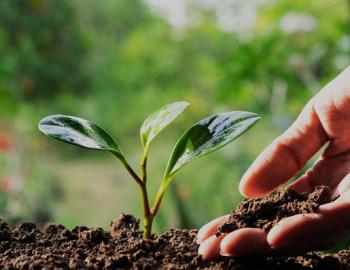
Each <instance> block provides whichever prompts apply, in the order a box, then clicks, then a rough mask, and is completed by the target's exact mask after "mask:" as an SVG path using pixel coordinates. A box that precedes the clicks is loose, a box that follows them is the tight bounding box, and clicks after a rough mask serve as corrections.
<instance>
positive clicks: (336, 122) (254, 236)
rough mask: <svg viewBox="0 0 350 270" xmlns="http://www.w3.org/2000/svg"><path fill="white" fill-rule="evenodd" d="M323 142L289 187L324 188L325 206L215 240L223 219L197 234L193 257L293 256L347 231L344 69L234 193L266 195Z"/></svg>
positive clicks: (348, 86) (348, 129) (348, 140)
mask: <svg viewBox="0 0 350 270" xmlns="http://www.w3.org/2000/svg"><path fill="white" fill-rule="evenodd" d="M326 143H329V144H328V146H327V148H326V150H325V151H324V153H323V154H322V156H321V158H320V159H319V160H318V161H317V162H316V163H315V164H314V166H313V167H312V168H311V169H310V170H309V171H308V172H306V173H305V174H304V175H303V176H302V177H300V178H299V179H298V180H296V181H295V182H293V183H292V184H291V185H290V187H291V188H293V189H295V190H297V191H299V192H310V191H312V190H313V189H314V187H315V186H317V185H328V186H329V187H330V188H331V189H332V192H333V196H332V197H333V199H335V200H334V201H332V202H331V203H328V204H324V205H321V206H320V207H319V209H318V211H317V213H313V214H307V215H295V216H292V217H289V218H286V219H284V220H282V221H280V222H279V223H278V224H277V225H276V226H275V227H273V228H272V229H271V230H270V232H268V233H265V232H264V231H263V230H262V229H259V228H244V229H239V230H236V231H234V232H232V233H230V234H227V235H222V236H219V237H216V236H215V232H216V230H217V228H218V227H219V226H220V225H221V224H223V223H224V222H225V220H226V217H227V216H224V217H220V218H217V219H215V220H213V221H211V222H210V223H208V224H206V225H205V226H203V227H202V228H201V229H200V231H199V232H198V236H197V239H198V242H199V243H200V248H199V254H201V255H203V257H204V258H205V259H208V260H210V259H214V258H216V257H218V256H219V255H220V254H221V255H224V256H246V255H269V254H276V253H294V252H301V251H308V250H314V249H323V248H327V247H330V246H332V245H334V244H336V243H338V242H339V241H341V240H342V239H343V238H345V237H346V236H347V235H348V233H349V231H350V217H349V216H350V174H349V172H350V67H348V68H347V69H346V70H344V71H343V72H342V73H341V74H340V75H339V76H338V77H337V78H336V79H334V80H333V81H331V82H330V83H329V84H328V85H326V86H325V87H324V88H323V89H322V90H321V91H320V92H319V93H318V94H317V95H316V96H314V97H313V98H312V99H311V100H310V101H309V102H308V104H307V105H306V106H305V108H304V109H303V111H302V112H301V113H300V115H299V116H298V118H297V120H296V121H295V122H294V123H293V125H292V126H291V127H290V128H289V129H288V130H287V131H286V132H284V133H283V134H282V135H281V136H279V137H278V138H277V139H276V140H275V141H274V142H273V143H272V144H271V145H269V146H268V147H267V148H266V149H265V150H264V151H263V152H262V153H261V154H260V155H259V157H258V158H257V159H256V160H255V162H254V163H253V164H252V166H251V167H250V168H249V169H248V171H247V172H246V173H245V175H244V176H243V178H242V180H241V183H240V187H239V188H240V192H241V193H242V194H243V195H245V196H246V197H251V198H253V197H258V196H262V195H266V194H268V193H270V192H271V191H273V190H274V189H276V188H277V187H278V186H280V185H281V184H283V183H285V182H287V181H288V180H289V179H290V178H292V177H294V176H295V175H296V174H297V173H298V172H299V171H300V170H301V169H302V168H303V167H304V166H305V164H306V163H307V162H308V161H309V160H310V159H311V158H312V156H314V155H315V154H316V153H317V152H318V151H319V150H320V149H321V148H322V146H324V145H325V144H326Z"/></svg>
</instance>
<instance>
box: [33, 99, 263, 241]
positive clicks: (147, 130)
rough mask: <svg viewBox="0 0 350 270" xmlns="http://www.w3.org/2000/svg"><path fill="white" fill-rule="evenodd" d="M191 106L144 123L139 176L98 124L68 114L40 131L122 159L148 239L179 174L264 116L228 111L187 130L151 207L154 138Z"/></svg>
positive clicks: (177, 106) (169, 108) (170, 108)
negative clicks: (149, 174) (136, 190)
mask: <svg viewBox="0 0 350 270" xmlns="http://www.w3.org/2000/svg"><path fill="white" fill-rule="evenodd" d="M188 106H189V103H187V102H183V101H182V102H175V103H172V104H168V105H166V106H164V107H162V108H161V109H159V110H158V111H155V112H154V113H152V114H151V115H150V116H148V117H147V118H146V120H145V121H144V122H143V124H142V127H141V130H140V136H141V142H142V145H143V154H142V156H141V162H140V167H141V168H140V174H138V173H137V172H136V171H135V170H134V169H133V168H132V167H131V165H130V163H129V162H128V161H127V159H126V157H125V155H124V153H123V152H122V151H121V149H120V147H119V146H118V144H117V143H116V142H115V140H113V138H112V137H111V136H110V135H109V134H108V133H107V132H106V131H105V130H103V129H102V128H100V127H99V126H97V125H96V124H94V123H92V122H90V121H88V120H85V119H82V118H78V117H73V116H68V115H50V116H47V117H45V118H44V119H42V120H41V121H40V123H39V129H40V131H42V132H43V133H44V134H46V135H48V136H51V137H53V138H55V139H58V140H60V141H63V142H66V143H70V144H74V145H78V146H81V147H84V148H89V149H95V150H101V151H107V152H110V153H112V154H113V155H114V156H115V157H116V158H118V159H119V160H120V162H121V163H122V164H123V166H124V167H125V168H126V170H127V171H128V172H129V174H130V175H131V176H132V178H133V179H134V180H135V181H136V183H137V184H138V186H139V188H140V191H141V198H142V205H143V216H144V238H148V237H149V236H150V235H151V233H152V223H153V219H154V217H155V216H156V215H157V213H158V210H159V207H160V204H161V202H162V199H163V196H164V193H165V191H166V189H167V188H168V186H169V184H170V183H171V181H172V180H173V178H174V176H175V174H176V173H177V172H178V171H179V170H180V169H181V168H182V167H184V166H185V165H186V164H188V163H190V162H191V161H193V160H195V159H197V158H200V157H202V156H205V155H207V154H209V153H211V152H214V151H216V150H217V149H219V148H221V147H223V146H225V145H226V144H228V143H230V142H231V141H233V140H234V139H236V138H237V137H238V136H240V135H241V134H243V133H244V132H245V131H246V130H248V129H249V128H250V127H251V126H253V125H254V124H255V123H256V122H257V121H258V120H259V119H260V117H259V116H258V115H257V114H255V113H250V112H238V111H233V112H226V113H221V114H217V115H212V116H209V117H207V118H205V119H203V120H201V121H199V122H198V123H196V124H195V125H193V126H192V127H191V128H189V129H188V130H187V131H185V132H184V133H183V134H182V136H181V137H180V139H179V140H178V142H177V143H176V145H175V147H174V149H173V152H172V154H171V156H170V159H169V161H168V165H167V167H166V169H165V172H164V176H163V179H162V181H161V184H160V187H159V189H158V193H157V195H156V197H155V200H154V203H153V205H152V207H151V205H150V201H149V197H148V191H147V181H148V179H147V159H148V152H149V146H150V144H151V142H152V141H153V140H154V138H155V137H156V136H157V135H158V134H159V133H160V132H161V131H162V130H163V129H164V128H165V127H166V126H168V125H169V124H170V123H171V122H172V121H174V120H175V119H176V118H177V117H179V116H180V114H182V113H183V111H184V110H185V109H186V108H187V107H188Z"/></svg>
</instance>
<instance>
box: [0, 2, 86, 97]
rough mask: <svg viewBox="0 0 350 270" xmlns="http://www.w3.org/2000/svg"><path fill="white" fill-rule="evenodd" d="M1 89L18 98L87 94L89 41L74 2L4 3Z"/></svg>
mask: <svg viewBox="0 0 350 270" xmlns="http://www.w3.org/2000/svg"><path fill="white" fill-rule="evenodd" d="M0 24H1V30H0V40H1V42H0V44H1V50H2V54H1V56H0V57H1V58H0V60H1V61H0V63H1V64H0V65H1V67H0V70H1V73H0V74H1V75H2V76H1V77H0V78H1V79H0V87H1V89H2V92H4V91H5V93H6V92H7V93H9V95H10V96H11V97H12V98H14V99H15V100H21V99H33V98H49V97H52V96H54V95H55V94H57V92H59V91H63V90H66V91H67V90H69V91H71V92H76V93H83V92H84V91H85V90H86V89H85V88H86V87H87V85H88V83H87V79H88V77H87V76H86V74H84V73H85V70H84V65H83V63H84V59H85V57H86V53H87V45H86V41H85V40H84V37H83V35H82V32H81V31H80V28H78V27H77V17H76V11H75V9H74V8H73V7H72V5H71V4H70V1H67V0H63V1H55V0H48V1H46V0H29V1H22V0H14V1H0Z"/></svg>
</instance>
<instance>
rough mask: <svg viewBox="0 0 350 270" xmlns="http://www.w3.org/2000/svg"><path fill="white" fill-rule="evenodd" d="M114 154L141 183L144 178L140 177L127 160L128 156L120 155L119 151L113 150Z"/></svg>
mask: <svg viewBox="0 0 350 270" xmlns="http://www.w3.org/2000/svg"><path fill="white" fill-rule="evenodd" d="M112 154H113V155H114V156H116V157H117V158H118V159H119V160H120V161H121V163H122V164H123V165H124V167H125V168H126V170H127V171H128V172H129V174H130V175H131V177H132V178H133V179H134V180H135V181H136V182H137V183H138V184H139V185H141V184H142V179H141V178H140V176H138V175H137V173H136V172H135V171H134V169H133V168H132V167H131V166H130V165H129V162H128V161H127V160H126V158H125V157H124V156H122V155H120V153H118V152H112Z"/></svg>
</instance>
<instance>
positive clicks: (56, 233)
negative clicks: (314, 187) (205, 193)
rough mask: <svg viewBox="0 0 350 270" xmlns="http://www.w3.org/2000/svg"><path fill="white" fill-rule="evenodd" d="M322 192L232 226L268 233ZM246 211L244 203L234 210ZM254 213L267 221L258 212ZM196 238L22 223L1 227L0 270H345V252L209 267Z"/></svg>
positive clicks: (121, 225)
mask: <svg viewBox="0 0 350 270" xmlns="http://www.w3.org/2000/svg"><path fill="white" fill-rule="evenodd" d="M322 190H326V189H319V191H320V192H319V193H318V194H319V195H316V193H313V194H312V195H297V194H294V193H291V192H287V193H283V192H282V193H279V195H275V196H277V197H276V198H280V199H278V200H277V201H280V202H282V201H283V203H279V204H278V203H277V202H275V204H276V209H279V210H278V211H277V210H275V212H274V214H272V213H270V214H269V216H268V217H269V218H270V221H269V222H267V221H265V222H260V221H259V222H258V221H257V220H262V218H254V219H253V220H252V221H248V220H243V219H242V218H241V219H239V220H238V219H237V222H238V224H239V225H238V226H243V225H244V226H248V225H249V226H253V225H254V226H261V227H264V226H265V228H266V229H268V228H270V227H271V226H272V224H270V222H271V219H272V218H273V215H276V213H277V214H278V218H283V216H284V214H283V213H285V212H288V211H290V210H288V209H289V208H291V209H294V205H295V204H298V205H299V206H301V205H305V208H303V209H304V210H302V211H307V212H309V211H314V210H315V209H316V208H317V205H319V204H321V203H323V202H324V201H327V200H326V197H327V196H328V195H329V194H328V195H327V196H326V194H327V191H322ZM278 196H279V197H278ZM282 197H283V198H282ZM267 198H270V199H267ZM267 198H265V199H261V201H260V202H263V201H271V197H267ZM296 198H298V199H296ZM258 202H259V201H255V204H256V205H261V206H260V207H262V208H263V205H262V203H258ZM287 202H289V204H288V203H287ZM306 202H307V203H306ZM251 203H253V201H251ZM271 203H272V202H271ZM253 204H254V203H253ZM244 205H246V206H244ZM266 205H269V207H271V205H270V204H266ZM277 205H280V206H281V205H289V206H285V207H284V208H283V207H282V206H281V207H282V208H283V209H284V210H283V211H282V210H281V207H277ZM306 205H308V206H306ZM246 208H247V202H243V203H242V204H241V205H240V206H239V207H238V209H246ZM248 208H249V207H248ZM251 211H252V210H246V212H247V213H249V215H250V216H252V217H253V216H254V215H255V214H254V215H253V214H252V213H253V212H251ZM255 211H257V210H255ZM295 211H296V210H295ZM298 211H301V210H298ZM254 213H256V214H258V215H259V217H265V218H266V217H267V216H266V215H267V214H263V213H264V211H262V210H260V211H257V212H254ZM288 213H290V214H294V213H295V212H288ZM236 218H237V217H236ZM266 219H267V220H268V218H266ZM274 219H275V218H273V220H274ZM254 220H255V221H254ZM231 228H236V227H231ZM196 234H197V231H196V230H177V229H170V230H168V231H166V232H165V233H164V234H163V235H160V236H155V235H153V236H152V237H151V238H150V239H148V240H143V239H142V232H141V231H140V230H139V222H138V220H136V219H135V218H134V217H132V216H129V215H122V216H121V217H120V218H119V219H117V220H115V221H114V222H112V224H111V230H110V232H106V231H104V230H102V229H89V228H87V227H84V226H82V227H76V228H74V229H73V230H68V229H66V228H65V227H63V226H62V225H54V224H48V225H47V226H46V227H45V229H44V231H40V230H38V229H37V228H36V226H35V225H34V224H33V223H28V222H23V223H19V224H17V225H16V226H14V227H9V226H8V225H7V224H6V222H5V221H1V222H0V269H7V270H10V269H11V270H12V269H233V270H249V269H250V270H255V269H259V270H264V269H269V270H270V269H283V270H288V269H293V270H295V269H327V270H330V269H332V270H337V269H350V267H349V266H348V265H349V263H350V252H349V251H347V250H344V251H341V252H339V253H336V254H321V253H308V254H305V255H303V256H299V257H277V258H259V257H253V258H235V259H233V258H227V257H221V258H219V259H218V260H217V261H215V262H208V261H204V260H203V259H202V258H201V256H199V255H198V253H197V250H198V244H196V241H195V238H196Z"/></svg>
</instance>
